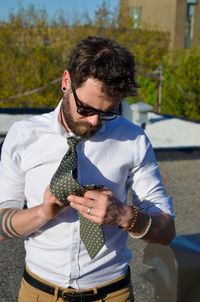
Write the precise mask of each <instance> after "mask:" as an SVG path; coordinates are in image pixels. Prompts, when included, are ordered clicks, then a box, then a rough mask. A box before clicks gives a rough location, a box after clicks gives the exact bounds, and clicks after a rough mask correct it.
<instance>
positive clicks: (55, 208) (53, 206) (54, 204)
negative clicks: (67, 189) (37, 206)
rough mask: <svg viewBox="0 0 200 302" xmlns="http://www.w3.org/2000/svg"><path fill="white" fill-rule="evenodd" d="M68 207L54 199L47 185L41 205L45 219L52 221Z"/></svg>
mask: <svg viewBox="0 0 200 302" xmlns="http://www.w3.org/2000/svg"><path fill="white" fill-rule="evenodd" d="M66 207H68V205H64V204H63V203H62V202H60V201H59V200H58V199H56V197H54V196H53V195H52V193H51V191H50V186H49V185H48V186H47V188H46V190H45V192H44V199H43V204H42V210H43V214H44V216H45V217H46V218H47V219H52V218H54V217H55V216H57V215H58V214H60V213H61V212H63V211H64V210H65V209H66Z"/></svg>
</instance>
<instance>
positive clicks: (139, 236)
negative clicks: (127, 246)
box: [129, 212, 152, 239]
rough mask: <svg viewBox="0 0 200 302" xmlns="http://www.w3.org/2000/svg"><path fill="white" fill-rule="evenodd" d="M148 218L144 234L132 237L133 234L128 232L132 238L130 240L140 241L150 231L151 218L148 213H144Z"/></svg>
mask: <svg viewBox="0 0 200 302" xmlns="http://www.w3.org/2000/svg"><path fill="white" fill-rule="evenodd" d="M145 213H146V214H147V216H148V224H147V227H146V229H145V231H144V233H142V234H141V235H133V233H130V232H129V235H130V236H131V237H132V238H136V239H142V238H143V237H144V236H145V235H146V234H147V233H148V232H149V230H150V227H151V224H152V218H151V215H150V214H149V213H148V212H145Z"/></svg>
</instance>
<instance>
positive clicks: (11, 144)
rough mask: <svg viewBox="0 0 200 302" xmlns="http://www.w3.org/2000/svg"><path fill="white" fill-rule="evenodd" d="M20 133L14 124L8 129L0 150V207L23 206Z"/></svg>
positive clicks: (18, 207)
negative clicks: (0, 150)
mask: <svg viewBox="0 0 200 302" xmlns="http://www.w3.org/2000/svg"><path fill="white" fill-rule="evenodd" d="M20 163H21V145H20V133H19V131H17V129H16V127H15V124H14V125H13V126H12V127H11V129H10V130H9V132H8V134H7V136H6V138H5V140H4V143H3V146H2V152H1V161H0V208H7V207H12V208H17V209H20V208H23V206H24V201H25V196H24V172H22V171H21V169H20Z"/></svg>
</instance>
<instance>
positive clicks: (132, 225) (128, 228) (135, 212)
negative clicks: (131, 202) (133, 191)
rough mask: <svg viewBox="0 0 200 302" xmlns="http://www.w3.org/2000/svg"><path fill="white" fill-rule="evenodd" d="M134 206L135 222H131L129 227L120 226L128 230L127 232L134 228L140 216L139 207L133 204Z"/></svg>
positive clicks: (123, 229)
mask: <svg viewBox="0 0 200 302" xmlns="http://www.w3.org/2000/svg"><path fill="white" fill-rule="evenodd" d="M131 207H132V208H133V210H134V218H133V222H132V223H131V225H130V226H129V227H127V228H124V227H121V226H120V227H119V228H120V229H121V230H122V231H127V232H129V231H131V230H132V229H133V228H134V226H135V224H136V222H137V218H138V208H137V207H136V206H131Z"/></svg>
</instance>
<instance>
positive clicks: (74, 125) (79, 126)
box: [61, 92, 104, 138]
mask: <svg viewBox="0 0 200 302" xmlns="http://www.w3.org/2000/svg"><path fill="white" fill-rule="evenodd" d="M61 109H62V112H63V117H64V120H65V122H66V124H67V126H68V128H69V129H70V130H71V131H72V132H73V133H74V134H75V135H76V136H80V137H82V138H90V137H92V136H93V135H94V134H95V133H96V132H97V131H98V130H99V129H100V128H101V127H102V126H103V123H104V122H103V121H99V124H97V125H95V126H93V125H91V124H90V123H88V122H82V121H78V122H76V121H74V119H73V116H72V113H71V107H70V97H69V93H68V92H67V93H66V94H65V95H64V97H63V101H62V104H61Z"/></svg>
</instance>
